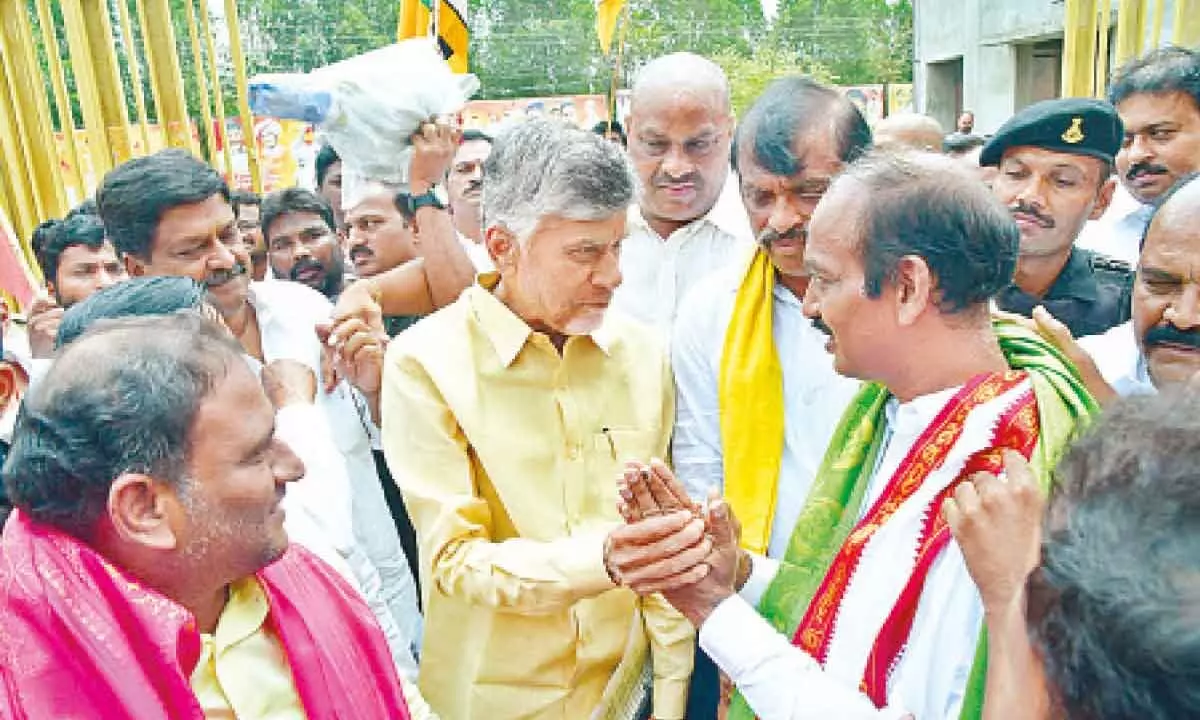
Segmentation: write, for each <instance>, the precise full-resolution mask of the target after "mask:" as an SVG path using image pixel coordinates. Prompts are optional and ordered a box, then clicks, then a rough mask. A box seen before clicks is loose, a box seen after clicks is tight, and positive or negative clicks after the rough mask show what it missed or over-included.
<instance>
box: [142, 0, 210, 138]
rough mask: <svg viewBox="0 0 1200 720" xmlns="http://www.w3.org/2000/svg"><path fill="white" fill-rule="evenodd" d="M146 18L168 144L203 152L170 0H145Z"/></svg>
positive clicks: (146, 36)
mask: <svg viewBox="0 0 1200 720" xmlns="http://www.w3.org/2000/svg"><path fill="white" fill-rule="evenodd" d="M142 1H143V5H144V7H143V10H144V15H145V18H144V19H143V22H144V24H143V25H142V37H143V39H144V40H145V43H146V68H147V70H148V71H149V74H150V83H151V85H153V86H154V88H155V93H154V97H155V101H156V102H157V103H158V108H157V109H158V122H159V124H160V125H162V126H163V128H164V129H165V130H166V134H167V144H168V145H169V146H171V147H176V148H184V149H186V150H188V151H190V152H191V153H193V154H196V155H198V154H199V150H200V149H199V148H198V147H196V141H195V140H194V139H193V138H192V123H191V118H189V117H188V109H187V98H186V96H185V95H184V92H183V74H182V73H181V72H180V69H179V55H178V44H177V43H176V41H175V28H174V26H172V25H171V6H170V3H169V2H168V0H142Z"/></svg>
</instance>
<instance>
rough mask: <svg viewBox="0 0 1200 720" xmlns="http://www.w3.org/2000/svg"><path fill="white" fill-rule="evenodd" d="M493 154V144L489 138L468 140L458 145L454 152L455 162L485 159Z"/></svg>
mask: <svg viewBox="0 0 1200 720" xmlns="http://www.w3.org/2000/svg"><path fill="white" fill-rule="evenodd" d="M491 154H492V144H491V143H490V142H488V141H487V140H468V141H466V142H464V143H463V144H462V145H459V146H458V150H457V151H456V152H455V153H454V162H456V163H461V162H470V161H478V160H484V159H486V158H487V156H488V155H491Z"/></svg>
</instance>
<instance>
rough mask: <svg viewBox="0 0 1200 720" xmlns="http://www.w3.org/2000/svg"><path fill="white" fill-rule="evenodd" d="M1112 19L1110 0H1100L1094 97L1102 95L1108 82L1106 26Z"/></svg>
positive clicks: (1107, 26)
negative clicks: (1098, 43)
mask: <svg viewBox="0 0 1200 720" xmlns="http://www.w3.org/2000/svg"><path fill="white" fill-rule="evenodd" d="M1111 21H1112V0H1100V21H1099V28H1098V30H1097V33H1096V34H1097V36H1098V37H1099V42H1100V47H1099V48H1097V50H1096V97H1104V88H1105V87H1106V86H1107V84H1108V28H1109V24H1110V23H1111Z"/></svg>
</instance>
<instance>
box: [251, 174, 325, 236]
mask: <svg viewBox="0 0 1200 720" xmlns="http://www.w3.org/2000/svg"><path fill="white" fill-rule="evenodd" d="M302 212H303V213H312V214H313V215H318V216H320V218H321V219H322V220H324V221H325V225H327V226H328V227H329V232H333V231H334V230H335V229H336V227H337V226H336V225H335V224H334V221H333V206H331V205H330V204H329V201H328V200H326V199H325V198H323V197H321V196H320V195H318V194H316V193H315V192H313V191H311V190H305V189H304V188H288V189H286V190H277V191H275V192H273V193H271V194H270V195H268V196H267V197H266V198H264V199H263V203H262V220H261V225H262V231H263V237H264V238H267V242H268V244H269V243H270V229H271V224H272V223H274V222H275V221H276V220H278V219H279V218H280V217H281V216H283V215H288V214H291V213H302Z"/></svg>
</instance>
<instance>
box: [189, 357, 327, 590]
mask: <svg viewBox="0 0 1200 720" xmlns="http://www.w3.org/2000/svg"><path fill="white" fill-rule="evenodd" d="M188 441H189V443H190V445H191V453H190V455H191V459H190V463H189V467H188V477H187V484H186V486H185V487H184V488H183V489H182V490H181V491H180V493H179V499H180V502H181V505H182V509H183V515H184V517H183V518H182V522H181V523H180V525H181V526H180V527H177V529H176V536H177V539H178V541H179V549H180V550H181V551H182V553H183V555H184V556H185V557H186V558H187V560H188V564H189V566H191V567H192V568H194V570H195V572H198V573H205V574H208V573H212V574H213V575H214V576H216V577H217V579H224V578H239V577H245V576H247V575H250V574H252V573H254V572H257V571H258V570H259V569H261V568H262V567H263V566H265V565H267V564H268V563H271V562H273V561H274V560H276V559H278V558H279V557H280V556H281V555H282V554H283V552H284V551H285V550H286V549H287V546H288V536H287V532H286V531H285V530H284V528H283V520H284V510H283V506H282V502H283V496H284V489H285V486H286V484H287V483H288V482H291V481H293V480H297V479H299V478H301V477H302V476H303V475H304V464H303V463H302V462H301V461H300V459H299V458H298V457H296V455H295V453H293V452H292V450H291V449H290V448H289V447H288V446H287V445H286V444H285V443H283V442H282V441H281V440H279V439H277V438H276V437H275V410H274V408H273V407H272V406H271V403H270V401H268V400H267V396H266V394H265V393H264V392H263V389H262V385H261V383H260V382H259V381H258V379H257V378H255V377H254V374H253V373H252V372H251V371H250V368H249V366H248V365H246V364H245V363H243V362H231V363H230V365H229V370H228V372H227V373H226V374H225V375H223V376H221V379H220V380H219V381H218V383H217V385H216V386H215V387H214V388H213V389H212V391H211V392H210V393H209V394H208V395H207V396H206V397H205V398H204V399H203V400H202V401H201V402H200V406H199V408H198V410H197V412H196V417H195V420H194V421H193V424H192V427H191V430H190V432H189V433H188Z"/></svg>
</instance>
